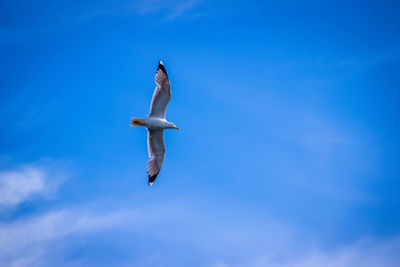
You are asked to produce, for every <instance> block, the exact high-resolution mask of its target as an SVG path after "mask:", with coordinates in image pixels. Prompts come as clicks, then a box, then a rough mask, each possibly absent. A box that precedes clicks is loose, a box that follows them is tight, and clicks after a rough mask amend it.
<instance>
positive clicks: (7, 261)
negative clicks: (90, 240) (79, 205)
mask: <svg viewBox="0 0 400 267" xmlns="http://www.w3.org/2000/svg"><path fill="white" fill-rule="evenodd" d="M124 217H125V215H124V213H121V212H113V213H105V214H100V215H96V214H93V213H90V212H87V211H85V210H74V209H63V210H59V211H52V212H48V213H44V214H41V215H37V216H33V217H31V218H22V219H19V220H17V221H12V222H6V223H0V265H1V266H42V265H46V258H48V257H49V256H50V254H51V253H52V247H53V246H54V242H57V241H59V240H61V239H63V238H66V237H69V236H71V235H77V234H85V233H91V232H96V231H101V230H104V229H107V228H109V227H117V226H118V225H119V224H120V223H122V222H123V221H124Z"/></svg>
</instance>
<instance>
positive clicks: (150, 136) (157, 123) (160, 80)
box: [131, 61, 179, 185]
mask: <svg viewBox="0 0 400 267" xmlns="http://www.w3.org/2000/svg"><path fill="white" fill-rule="evenodd" d="M156 84H157V86H156V89H155V91H154V94H153V98H152V100H151V105H150V113H149V115H147V117H146V118H131V126H145V127H146V128H147V130H148V133H147V148H148V151H149V157H150V160H149V162H148V165H147V173H148V174H149V185H152V184H153V182H154V180H155V179H156V177H157V175H158V173H159V172H160V169H161V166H162V164H163V162H164V156H165V145H164V136H163V133H164V129H178V130H179V128H178V127H176V126H175V124H173V123H172V122H169V121H167V120H166V119H165V110H166V108H167V105H168V102H169V100H170V99H171V86H170V83H169V79H168V75H167V71H166V70H165V67H164V64H163V63H162V62H161V61H160V62H159V63H158V68H157V73H156Z"/></svg>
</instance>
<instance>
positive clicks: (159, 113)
mask: <svg viewBox="0 0 400 267" xmlns="http://www.w3.org/2000/svg"><path fill="white" fill-rule="evenodd" d="M155 80H156V84H157V86H156V89H155V90H154V94H153V98H152V99H151V105H150V113H149V115H148V117H156V118H162V119H165V110H166V108H167V105H168V102H169V100H170V99H171V86H170V84H169V79H168V75H167V71H166V70H165V67H164V64H163V63H162V61H160V62H159V63H158V68H157V72H156V78H155Z"/></svg>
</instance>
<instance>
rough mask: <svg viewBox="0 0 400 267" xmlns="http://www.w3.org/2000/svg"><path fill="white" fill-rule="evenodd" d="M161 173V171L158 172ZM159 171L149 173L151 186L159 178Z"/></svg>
mask: <svg viewBox="0 0 400 267" xmlns="http://www.w3.org/2000/svg"><path fill="white" fill-rule="evenodd" d="M158 173H159V172H158ZM158 173H156V174H154V175H149V186H151V185H152V184H153V183H154V181H155V180H156V178H157V175H158Z"/></svg>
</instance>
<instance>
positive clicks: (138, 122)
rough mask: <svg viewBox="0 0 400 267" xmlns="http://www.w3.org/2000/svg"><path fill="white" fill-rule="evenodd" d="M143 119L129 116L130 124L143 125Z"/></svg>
mask: <svg viewBox="0 0 400 267" xmlns="http://www.w3.org/2000/svg"><path fill="white" fill-rule="evenodd" d="M144 121H145V119H143V118H131V126H144Z"/></svg>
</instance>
